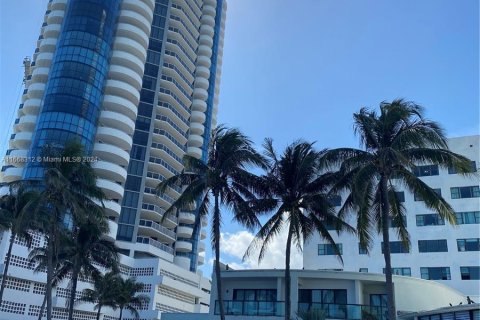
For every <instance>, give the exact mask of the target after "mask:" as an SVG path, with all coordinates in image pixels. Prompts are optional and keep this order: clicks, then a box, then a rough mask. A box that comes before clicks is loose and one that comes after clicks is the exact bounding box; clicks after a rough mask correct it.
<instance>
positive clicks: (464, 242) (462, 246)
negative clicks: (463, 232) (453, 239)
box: [457, 238, 480, 252]
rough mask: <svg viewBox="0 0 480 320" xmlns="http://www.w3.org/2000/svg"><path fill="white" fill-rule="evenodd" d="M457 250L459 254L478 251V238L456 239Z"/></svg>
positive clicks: (479, 246) (479, 243)
mask: <svg viewBox="0 0 480 320" xmlns="http://www.w3.org/2000/svg"><path fill="white" fill-rule="evenodd" d="M457 248H458V251H459V252H464V251H480V238H471V239H457Z"/></svg>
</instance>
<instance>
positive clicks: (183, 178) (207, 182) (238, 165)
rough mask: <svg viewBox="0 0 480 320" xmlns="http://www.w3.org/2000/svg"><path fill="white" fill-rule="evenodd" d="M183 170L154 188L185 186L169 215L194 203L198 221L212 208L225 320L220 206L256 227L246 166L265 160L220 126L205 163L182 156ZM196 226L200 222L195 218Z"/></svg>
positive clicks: (235, 133)
mask: <svg viewBox="0 0 480 320" xmlns="http://www.w3.org/2000/svg"><path fill="white" fill-rule="evenodd" d="M183 160H184V166H185V169H184V171H183V172H182V173H180V174H178V175H176V176H173V177H171V178H168V179H166V180H165V181H163V182H162V183H160V184H159V185H158V187H157V190H158V192H159V193H160V194H161V193H164V192H166V190H167V188H168V187H173V186H186V189H185V190H184V191H183V193H182V194H181V195H180V197H179V198H178V199H177V200H176V201H175V202H174V203H173V204H172V206H171V207H170V208H168V209H167V211H166V212H165V215H164V217H165V216H167V215H169V214H172V213H173V212H174V211H175V209H179V210H181V209H187V210H188V208H191V207H192V205H194V204H195V202H196V201H197V200H199V201H198V202H199V203H198V214H199V216H200V217H199V218H201V217H203V216H206V215H207V214H208V211H209V209H211V206H212V204H211V200H212V198H213V212H212V216H211V220H212V221H211V226H212V227H211V228H212V229H211V243H212V248H213V250H214V251H215V276H216V284H217V293H218V300H219V307H220V318H221V320H224V319H225V310H224V305H223V296H222V283H221V276H220V226H221V224H222V214H221V212H220V206H222V205H223V206H226V207H228V208H230V209H233V214H234V220H236V221H238V222H240V223H242V224H243V225H245V226H246V227H247V228H254V227H257V226H259V225H260V224H259V221H258V219H257V217H256V216H255V214H254V211H253V209H254V206H255V201H254V199H255V197H254V195H253V194H252V193H251V192H250V189H249V187H248V184H249V182H250V181H252V177H253V176H254V175H253V174H252V173H250V172H248V171H247V168H248V167H255V166H258V167H264V166H265V160H264V158H263V157H262V156H261V155H260V154H259V153H257V151H255V149H254V148H253V143H252V141H251V140H250V139H249V138H248V137H246V136H245V135H244V134H242V133H241V132H240V131H239V130H237V129H227V128H225V127H223V126H220V127H218V128H216V129H215V130H213V132H212V137H211V140H210V146H209V150H208V160H207V162H206V163H204V162H203V161H201V160H199V159H196V158H194V157H192V156H188V155H186V156H184V158H183ZM196 220H197V223H198V221H200V219H196Z"/></svg>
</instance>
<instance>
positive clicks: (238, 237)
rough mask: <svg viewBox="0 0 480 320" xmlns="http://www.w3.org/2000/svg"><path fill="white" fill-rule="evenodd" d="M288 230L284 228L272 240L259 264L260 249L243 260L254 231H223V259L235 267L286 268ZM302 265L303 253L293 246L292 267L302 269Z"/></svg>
mask: <svg viewBox="0 0 480 320" xmlns="http://www.w3.org/2000/svg"><path fill="white" fill-rule="evenodd" d="M287 230H288V228H284V229H283V230H282V232H280V234H279V235H278V236H277V237H275V238H274V239H273V240H272V241H271V242H270V244H269V246H268V249H267V251H266V253H265V256H264V257H263V260H262V262H261V263H260V264H258V250H257V251H255V252H252V254H251V256H250V257H248V258H247V259H246V260H245V261H244V262H242V261H241V260H242V258H243V255H244V253H245V251H246V250H247V248H248V246H249V244H250V242H251V241H252V240H253V238H254V235H253V234H252V233H250V232H248V231H239V232H235V233H222V236H221V242H220V244H221V245H220V248H221V252H222V258H221V260H222V262H224V263H226V264H228V265H229V266H230V267H232V268H233V269H260V268H261V269H273V268H277V269H283V268H285V251H286V249H285V246H286V243H287ZM237 261H239V262H237ZM302 266H303V256H302V253H301V252H300V251H298V250H297V248H296V247H294V246H293V247H292V250H291V256H290V268H292V269H301V268H302Z"/></svg>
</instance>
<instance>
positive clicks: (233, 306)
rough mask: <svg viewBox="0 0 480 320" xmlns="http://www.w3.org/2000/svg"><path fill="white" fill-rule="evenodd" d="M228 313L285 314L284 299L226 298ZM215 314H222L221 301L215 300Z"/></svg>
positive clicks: (249, 314)
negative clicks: (252, 299) (243, 299)
mask: <svg viewBox="0 0 480 320" xmlns="http://www.w3.org/2000/svg"><path fill="white" fill-rule="evenodd" d="M223 304H224V306H225V307H224V309H225V314H226V315H236V316H274V317H284V316H285V302H284V301H234V300H224V301H223ZM215 314H216V315H218V314H220V303H219V302H218V300H216V301H215Z"/></svg>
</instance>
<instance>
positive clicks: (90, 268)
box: [62, 204, 118, 320]
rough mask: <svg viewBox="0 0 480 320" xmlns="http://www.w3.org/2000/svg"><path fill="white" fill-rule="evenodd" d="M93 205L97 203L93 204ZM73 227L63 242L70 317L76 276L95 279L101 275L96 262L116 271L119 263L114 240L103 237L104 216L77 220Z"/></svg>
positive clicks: (70, 319) (71, 318) (105, 230)
mask: <svg viewBox="0 0 480 320" xmlns="http://www.w3.org/2000/svg"><path fill="white" fill-rule="evenodd" d="M94 206H97V205H96V204H94ZM74 228H75V230H73V238H70V239H69V241H68V242H67V243H64V244H62V246H64V249H63V250H64V251H65V255H66V259H67V260H68V262H69V264H70V268H71V274H72V276H71V279H70V286H71V292H70V298H69V304H68V319H69V320H73V307H74V304H75V293H76V290H77V283H78V278H79V276H80V277H84V278H87V277H92V278H93V279H96V278H98V277H100V276H101V272H102V270H99V269H98V266H100V267H102V268H104V269H110V270H112V269H113V270H115V271H116V270H117V265H118V253H117V249H116V247H115V244H114V243H113V242H112V241H108V240H106V239H104V238H103V237H102V236H103V235H104V234H105V233H107V232H108V224H107V221H106V220H105V218H104V217H103V216H101V217H100V218H96V219H93V218H90V219H88V220H87V221H86V223H82V224H76V225H75V227H74Z"/></svg>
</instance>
